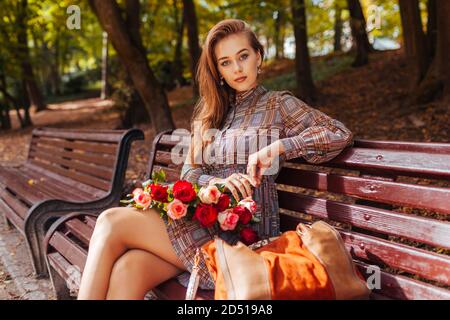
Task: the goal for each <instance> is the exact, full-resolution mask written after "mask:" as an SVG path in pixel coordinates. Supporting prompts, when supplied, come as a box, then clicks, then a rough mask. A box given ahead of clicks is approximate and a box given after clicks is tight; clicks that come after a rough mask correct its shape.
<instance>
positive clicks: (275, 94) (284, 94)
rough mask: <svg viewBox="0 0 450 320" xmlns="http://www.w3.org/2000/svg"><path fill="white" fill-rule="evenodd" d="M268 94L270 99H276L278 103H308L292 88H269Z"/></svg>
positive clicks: (302, 104)
mask: <svg viewBox="0 0 450 320" xmlns="http://www.w3.org/2000/svg"><path fill="white" fill-rule="evenodd" d="M266 95H267V98H268V99H270V98H272V99H275V100H276V103H277V104H295V105H301V106H306V105H307V104H306V103H305V102H304V101H303V100H301V99H300V98H298V97H296V96H295V94H294V93H293V92H292V91H291V90H269V91H267V93H266Z"/></svg>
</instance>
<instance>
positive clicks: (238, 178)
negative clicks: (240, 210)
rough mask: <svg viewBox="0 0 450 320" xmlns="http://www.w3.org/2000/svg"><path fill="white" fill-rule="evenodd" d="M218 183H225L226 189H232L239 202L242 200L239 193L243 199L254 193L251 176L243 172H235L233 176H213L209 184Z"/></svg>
mask: <svg viewBox="0 0 450 320" xmlns="http://www.w3.org/2000/svg"><path fill="white" fill-rule="evenodd" d="M216 183H219V184H224V185H225V191H230V192H231V194H232V195H233V197H234V199H236V201H237V202H239V201H240V198H239V194H241V196H242V199H243V198H247V197H251V196H252V195H253V190H252V188H253V187H255V185H254V184H253V183H252V181H251V179H250V177H249V176H248V175H246V174H242V173H233V174H232V175H231V176H229V177H228V178H224V179H222V178H213V179H211V180H210V182H209V185H214V184H216Z"/></svg>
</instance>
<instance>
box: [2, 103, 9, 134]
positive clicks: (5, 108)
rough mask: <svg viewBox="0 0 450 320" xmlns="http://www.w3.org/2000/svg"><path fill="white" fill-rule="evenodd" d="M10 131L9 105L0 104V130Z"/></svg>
mask: <svg viewBox="0 0 450 320" xmlns="http://www.w3.org/2000/svg"><path fill="white" fill-rule="evenodd" d="M9 129H11V117H10V116H9V105H8V104H7V103H6V102H3V103H0V130H9Z"/></svg>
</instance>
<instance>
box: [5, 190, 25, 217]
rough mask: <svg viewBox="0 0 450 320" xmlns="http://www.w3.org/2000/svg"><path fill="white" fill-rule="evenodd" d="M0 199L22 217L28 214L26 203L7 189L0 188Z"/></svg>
mask: <svg viewBox="0 0 450 320" xmlns="http://www.w3.org/2000/svg"><path fill="white" fill-rule="evenodd" d="M0 199H1V200H2V201H3V202H4V203H5V204H6V205H7V206H8V207H10V208H11V209H12V210H13V211H14V212H15V213H16V214H17V215H19V216H20V217H21V218H22V219H24V218H25V216H26V215H27V212H28V209H30V207H27V206H26V205H25V204H23V203H22V202H21V201H20V200H19V199H17V198H15V197H13V196H12V195H11V194H10V193H9V192H8V191H7V190H5V189H1V188H0Z"/></svg>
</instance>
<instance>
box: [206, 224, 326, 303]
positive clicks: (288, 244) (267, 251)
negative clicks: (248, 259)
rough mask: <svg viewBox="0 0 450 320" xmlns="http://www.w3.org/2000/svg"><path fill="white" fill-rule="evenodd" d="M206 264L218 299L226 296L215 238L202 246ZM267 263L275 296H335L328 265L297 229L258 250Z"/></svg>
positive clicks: (323, 297)
mask: <svg viewBox="0 0 450 320" xmlns="http://www.w3.org/2000/svg"><path fill="white" fill-rule="evenodd" d="M203 250H204V253H206V255H207V259H206V265H207V266H208V269H209V270H210V273H211V276H212V278H213V279H214V280H215V284H216V289H215V299H227V290H226V287H225V283H224V280H223V275H222V274H221V272H220V270H219V268H218V262H217V255H216V249H215V244H214V241H210V242H208V243H206V244H205V245H204V246H203ZM255 253H257V254H260V255H261V256H262V257H263V258H264V260H265V261H266V264H267V270H268V273H269V279H270V288H271V295H272V299H274V300H277V299H285V300H287V299H296V300H307V299H317V300H318V299H320V300H329V299H334V298H335V295H334V289H333V285H332V283H331V280H330V278H329V277H328V275H327V272H326V270H325V268H324V267H323V266H322V265H321V264H320V262H319V261H318V260H317V259H316V258H315V257H314V256H313V255H312V254H311V253H310V252H309V251H308V250H307V249H306V248H305V246H304V245H303V243H302V240H301V239H300V237H299V236H298V235H297V234H296V232H295V231H288V232H285V233H283V234H282V235H281V236H280V237H279V238H278V239H276V240H274V241H273V242H271V243H269V244H267V245H265V246H263V247H261V248H259V249H257V250H255Z"/></svg>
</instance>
